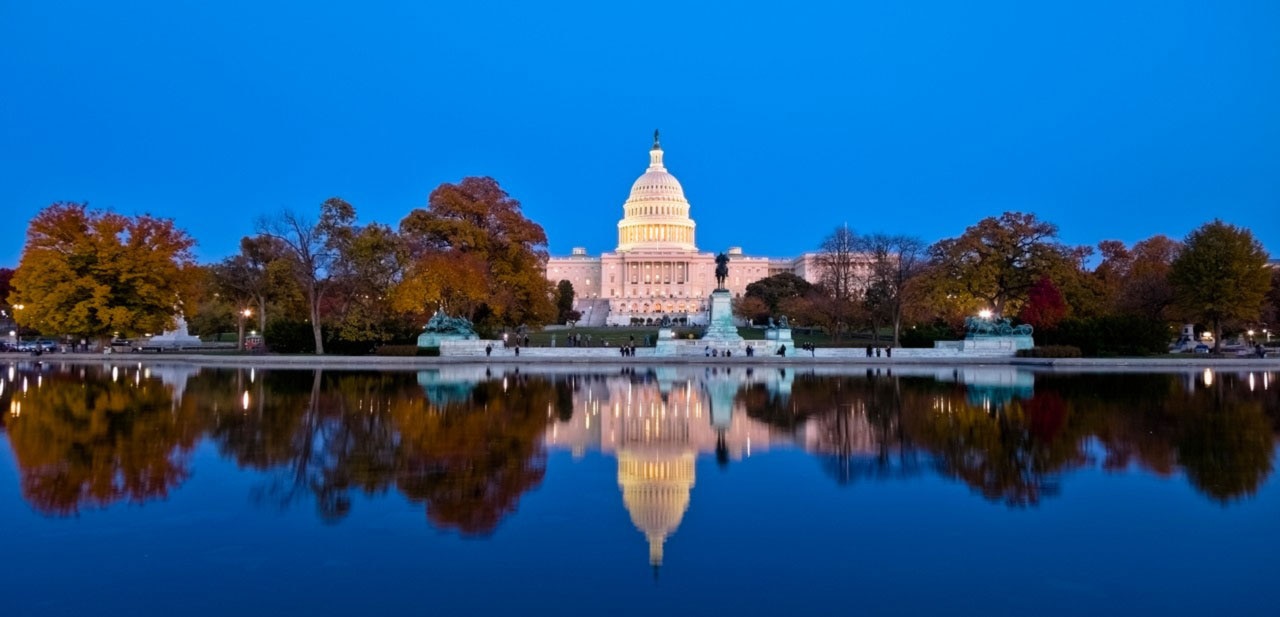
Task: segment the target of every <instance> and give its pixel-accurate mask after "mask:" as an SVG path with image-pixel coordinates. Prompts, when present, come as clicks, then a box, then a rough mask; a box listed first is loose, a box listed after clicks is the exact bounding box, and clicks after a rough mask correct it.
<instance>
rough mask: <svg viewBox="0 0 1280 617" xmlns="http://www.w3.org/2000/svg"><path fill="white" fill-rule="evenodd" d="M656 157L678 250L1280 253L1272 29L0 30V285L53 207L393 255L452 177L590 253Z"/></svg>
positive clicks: (285, 11)
mask: <svg viewBox="0 0 1280 617" xmlns="http://www.w3.org/2000/svg"><path fill="white" fill-rule="evenodd" d="M654 128H661V129H662V133H663V145H664V146H665V149H666V151H667V157H666V160H667V165H668V168H669V169H670V170H671V171H672V173H674V174H675V175H676V177H678V178H679V179H680V181H681V182H682V183H683V185H684V187H685V192H686V195H687V196H688V198H689V200H690V202H691V203H692V205H693V218H694V219H695V220H696V221H697V222H698V245H699V247H700V248H702V249H704V250H722V249H724V248H726V247H728V246H731V245H740V246H743V247H744V249H745V250H746V252H748V253H750V254H764V255H771V256H788V255H794V254H798V253H800V252H802V251H805V250H811V249H814V248H815V247H816V245H817V244H818V243H819V242H820V241H821V239H822V237H823V236H824V235H826V234H827V233H829V232H830V231H831V230H832V229H833V228H835V227H836V226H838V225H841V224H844V223H848V224H849V225H850V226H851V227H852V228H853V229H855V230H857V231H862V232H872V231H885V232H894V233H912V234H916V235H919V236H920V237H922V238H924V239H925V240H927V241H933V240H936V239H939V238H942V237H949V236H955V235H957V234H959V233H961V232H962V231H963V229H964V228H965V227H966V226H967V225H970V224H972V223H974V222H976V221H977V220H978V219H980V218H982V217H984V216H989V215H996V214H999V213H1000V212H1002V211H1005V210H1024V211H1031V212H1034V213H1036V214H1037V215H1039V216H1041V217H1042V218H1044V219H1047V220H1050V221H1052V222H1054V223H1057V224H1058V225H1059V226H1060V228H1061V237H1062V239H1063V240H1065V241H1067V242H1070V243H1073V244H1096V243H1097V242H1098V241H1099V240H1102V239H1107V238H1115V239H1120V240H1124V241H1126V242H1134V241H1136V240H1140V239H1143V238H1145V237H1148V236H1150V235H1152V234H1156V233H1164V234H1168V235H1171V236H1174V237H1182V236H1183V235H1185V234H1186V233H1187V232H1188V231H1189V230H1191V229H1192V228H1194V227H1195V226H1197V225H1199V224H1200V223H1202V222H1204V221H1206V220H1209V219H1211V218H1213V217H1221V218H1223V219H1224V220H1227V221H1229V222H1232V223H1235V224H1239V225H1244V226H1247V227H1250V228H1252V229H1253V230H1254V232H1255V233H1256V234H1257V235H1258V237H1259V238H1260V239H1261V240H1262V242H1263V243H1264V244H1265V245H1267V247H1268V249H1269V250H1271V251H1272V252H1273V253H1280V2H1277V1H1276V0H1258V1H1255V2H1236V1H1230V0H1205V1H1190V0H1152V1H1125V2H1115V1H1114V0H1100V1H1086V0H1063V1H1044V2H1025V1H1009V2H955V1H936V2H927V1H914V2H913V1H908V0H902V1H892V2H886V1H883V0H880V1H874V2H871V1H852V0H849V1H843V2H785V3H777V2H768V3H751V2H732V3H731V2H720V3H710V2H692V1H689V0H684V1H673V2H668V1H664V0H648V1H646V2H600V1H595V2H586V1H584V2H573V3H566V2H551V1H547V2H529V1H527V0H526V1H512V2H461V1H455V2H429V1H407V0H406V1H402V2H391V1H386V2H376V1H369V2H350V3H340V2H316V1H314V0H312V1H306V2H303V1H298V2H262V1H260V0H254V1H248V0H219V1H217V2H213V1H194V0H187V1H179V0H165V1H159V0H157V1H153V2H142V1H132V0H116V1H113V2H97V1H92V2H91V1H85V2H62V1H56V0H41V1H38V2H37V1H33V0H25V1H24V0H10V1H7V2H3V3H0V210H2V211H3V213H4V216H3V222H2V223H0V265H7V266H13V265H16V264H17V261H18V257H19V255H20V252H21V247H22V243H23V239H24V233H25V227H26V221H27V220H28V219H29V218H30V217H31V216H32V215H33V214H34V213H35V212H37V211H38V210H39V209H40V208H42V207H44V206H45V205H47V204H49V203H50V202H53V201H58V200H74V201H88V202H89V203H90V205H92V206H96V207H102V208H111V209H114V210H116V211H119V212H123V213H127V214H136V213H143V212H149V213H151V214H155V215H161V216H168V217H172V218H174V219H176V220H177V222H178V224H179V225H181V226H182V227H184V228H186V229H187V230H188V231H190V233H191V234H192V235H194V236H195V237H196V239H197V240H198V241H199V247H198V249H197V254H198V256H199V257H200V258H201V259H202V260H207V261H212V260H216V259H219V258H221V257H223V256H225V255H227V254H229V253H232V252H234V251H235V250H236V246H237V242H238V240H239V238H240V237H241V236H243V235H246V234H250V233H251V232H252V231H253V222H254V219H255V217H257V216H259V215H262V214H268V213H272V212H276V211H279V210H280V209H281V208H284V207H289V208H293V209H297V210H300V211H305V212H315V211H316V210H317V208H318V205H319V204H320V202H321V201H323V200H324V199H325V198H327V197H330V196H334V195H337V196H341V197H343V198H345V199H347V200H348V201H350V202H352V203H353V204H354V205H355V206H356V208H357V210H358V212H359V214H360V218H361V220H363V221H380V222H385V223H390V224H392V225H396V224H398V222H399V221H400V219H401V218H402V217H403V216H404V215H405V214H406V213H407V212H408V211H409V210H411V209H412V208H415V207H419V206H422V205H424V204H425V203H426V198H427V194H428V193H429V192H430V191H431V189H432V188H434V187H435V186H437V185H438V184H440V183H442V182H455V181H457V180H459V179H461V178H462V177H464V176H467V175H489V176H493V177H494V178H496V179H497V180H498V181H499V182H500V183H501V184H502V186H503V187H504V188H506V189H507V191H508V192H510V193H511V194H512V195H513V196H514V197H516V198H517V199H519V200H520V201H521V202H522V203H523V204H524V208H525V213H526V214H527V215H528V216H529V217H530V218H532V219H533V220H535V221H538V222H540V223H542V225H543V226H544V227H545V228H546V230H547V235H548V237H549V238H550V245H551V250H552V253H553V254H564V253H568V251H569V249H570V248H571V247H573V246H586V247H587V248H588V249H589V250H590V251H591V252H592V253H599V252H602V251H606V250H611V249H612V248H613V247H614V246H615V244H616V240H617V238H616V227H615V225H616V223H617V220H618V218H619V217H620V216H621V214H622V203H623V201H624V200H625V199H626V197H627V194H628V191H629V189H630V186H631V183H632V182H633V181H634V180H635V178H636V177H637V176H638V175H639V174H640V173H642V172H643V170H644V168H645V166H646V165H647V163H648V156H647V150H648V148H649V145H650V139H651V134H652V132H653V129H654Z"/></svg>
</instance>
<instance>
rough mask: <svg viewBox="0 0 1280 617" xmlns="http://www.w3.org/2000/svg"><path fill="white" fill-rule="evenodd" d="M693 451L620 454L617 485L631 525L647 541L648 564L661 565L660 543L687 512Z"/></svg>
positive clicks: (630, 452) (672, 531) (691, 483)
mask: <svg viewBox="0 0 1280 617" xmlns="http://www.w3.org/2000/svg"><path fill="white" fill-rule="evenodd" d="M693 461H694V453H693V452H692V451H688V450H684V451H665V452H663V451H646V452H632V451H622V452H619V453H618V485H619V486H620V487H622V503H623V505H624V506H626V508H627V512H628V513H630V514H631V522H632V524H634V525H635V526H636V528H637V529H639V530H640V531H642V532H644V535H645V537H646V538H648V540H649V563H650V564H651V565H654V566H660V565H662V544H663V543H664V542H666V539H667V536H670V535H671V534H672V533H674V532H675V530H676V528H677V527H679V526H680V521H681V519H683V518H684V512H685V510H688V509H689V491H690V490H691V489H692V488H693V479H694V469H693Z"/></svg>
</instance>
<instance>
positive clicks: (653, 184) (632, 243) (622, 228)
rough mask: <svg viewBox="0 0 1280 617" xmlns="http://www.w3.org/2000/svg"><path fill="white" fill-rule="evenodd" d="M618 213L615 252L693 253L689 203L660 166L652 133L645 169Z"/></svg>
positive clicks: (659, 153) (691, 220)
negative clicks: (676, 250)
mask: <svg viewBox="0 0 1280 617" xmlns="http://www.w3.org/2000/svg"><path fill="white" fill-rule="evenodd" d="M622 211H623V216H622V220H621V221H618V250H619V251H629V250H632V249H637V248H645V249H680V250H689V251H693V250H697V247H695V246H694V243H693V240H694V236H693V228H694V222H693V219H690V218H689V201H688V200H686V199H685V198H684V189H683V188H681V187H680V182H679V181H677V180H676V177H675V176H673V175H671V174H670V173H669V172H668V171H667V168H666V167H664V166H663V165H662V147H661V146H660V145H659V144H658V135H657V133H656V132H655V133H654V135H653V149H652V150H650V151H649V169H647V170H645V172H644V175H642V176H640V178H639V179H637V180H636V182H635V184H633V185H631V196H630V197H629V198H627V203H625V204H623V206H622Z"/></svg>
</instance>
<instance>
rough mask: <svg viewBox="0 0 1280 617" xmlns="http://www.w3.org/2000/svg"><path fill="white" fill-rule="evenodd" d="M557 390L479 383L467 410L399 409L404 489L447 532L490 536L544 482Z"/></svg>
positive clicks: (511, 382) (530, 382)
mask: <svg viewBox="0 0 1280 617" xmlns="http://www.w3.org/2000/svg"><path fill="white" fill-rule="evenodd" d="M556 400H557V391H556V388H555V387H554V385H553V384H552V383H550V382H549V381H546V380H544V379H539V378H533V379H530V378H523V377H519V376H517V377H513V378H507V379H504V380H502V381H488V382H484V383H481V384H478V385H477V386H476V387H475V390H474V391H473V393H472V398H471V400H470V401H469V402H467V403H465V404H454V403H448V404H445V405H443V406H435V405H421V404H413V403H412V402H402V403H397V404H396V405H395V408H394V410H393V415H394V416H395V419H396V424H397V426H398V427H399V429H400V436H401V440H402V444H401V446H402V450H401V460H400V468H399V471H398V472H397V478H396V486H397V487H398V488H399V489H400V490H401V491H402V492H404V494H405V495H407V496H408V497H409V498H410V499H412V500H415V501H422V502H425V503H426V506H427V517H428V518H429V519H430V520H431V522H432V523H434V524H435V525H438V526H440V527H444V528H453V529H457V530H458V531H459V532H461V533H463V534H467V535H485V534H488V533H492V532H493V530H494V529H496V528H497V525H498V522H499V521H501V520H502V518H503V517H504V516H506V515H508V514H510V513H512V512H514V511H515V509H516V503H517V502H518V501H519V499H520V496H521V495H523V494H524V493H525V492H526V491H528V490H529V489H531V488H533V487H534V486H537V485H538V484H539V483H540V482H541V481H542V476H543V473H544V472H545V471H546V454H545V451H544V450H543V446H542V435H543V432H544V431H545V430H546V426H547V422H548V411H549V410H550V409H552V408H553V407H554V403H555V401H556Z"/></svg>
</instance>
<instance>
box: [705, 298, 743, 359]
mask: <svg viewBox="0 0 1280 617" xmlns="http://www.w3.org/2000/svg"><path fill="white" fill-rule="evenodd" d="M702 341H703V344H704V345H708V344H709V345H712V346H713V347H714V346H715V344H716V343H725V344H732V345H734V346H735V348H736V347H737V345H738V343H741V342H742V337H741V336H739V335H738V326H737V325H736V324H734V323H733V297H732V296H731V295H729V291H728V290H727V289H717V290H715V291H713V292H711V320H710V323H708V324H707V332H706V334H703V335H702Z"/></svg>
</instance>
